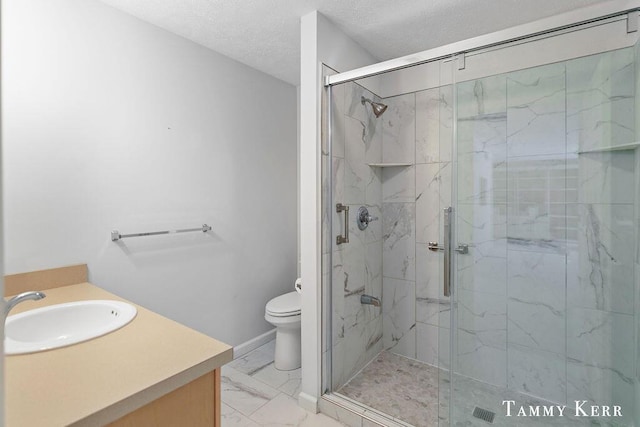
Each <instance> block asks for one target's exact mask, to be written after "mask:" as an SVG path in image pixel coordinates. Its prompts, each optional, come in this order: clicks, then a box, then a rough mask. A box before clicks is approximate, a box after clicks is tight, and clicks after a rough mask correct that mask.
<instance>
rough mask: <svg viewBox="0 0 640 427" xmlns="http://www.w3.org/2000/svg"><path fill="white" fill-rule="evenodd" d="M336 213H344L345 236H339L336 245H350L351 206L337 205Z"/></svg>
mask: <svg viewBox="0 0 640 427" xmlns="http://www.w3.org/2000/svg"><path fill="white" fill-rule="evenodd" d="M336 212H338V213H340V212H344V236H343V235H341V234H338V235H337V236H336V244H337V245H341V244H343V243H349V206H347V205H343V204H342V203H338V204H336Z"/></svg>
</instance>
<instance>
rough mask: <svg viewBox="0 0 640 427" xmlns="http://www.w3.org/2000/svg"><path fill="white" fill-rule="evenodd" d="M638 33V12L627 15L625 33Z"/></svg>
mask: <svg viewBox="0 0 640 427" xmlns="http://www.w3.org/2000/svg"><path fill="white" fill-rule="evenodd" d="M636 31H638V12H635V11H634V12H629V13H627V33H635V32H636Z"/></svg>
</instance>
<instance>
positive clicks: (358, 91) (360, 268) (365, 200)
mask: <svg viewBox="0 0 640 427" xmlns="http://www.w3.org/2000/svg"><path fill="white" fill-rule="evenodd" d="M362 96H365V97H366V98H369V99H373V100H377V101H379V100H380V99H379V98H378V97H377V96H375V95H374V94H373V93H371V92H369V91H368V90H366V89H365V88H363V87H362V86H360V85H358V84H355V83H348V84H345V85H340V86H336V87H334V88H333V89H332V107H333V116H332V129H331V131H332V141H333V147H332V151H333V152H332V159H331V161H332V166H333V168H332V169H333V183H334V185H333V191H334V194H333V201H332V203H330V204H329V206H330V212H329V211H327V212H325V215H324V220H323V222H324V227H323V230H325V233H324V235H323V238H324V240H325V241H324V245H323V248H324V249H323V250H324V253H323V260H324V262H323V266H324V267H325V269H324V274H325V280H326V279H328V277H327V275H328V274H332V275H333V276H332V284H333V285H332V286H333V288H332V310H333V312H332V313H331V317H332V329H333V330H332V332H331V333H332V339H331V342H332V345H333V363H332V381H333V388H334V390H337V389H339V388H340V387H341V386H342V385H343V384H344V383H345V382H346V381H348V380H349V379H351V378H352V377H353V376H354V375H355V374H356V373H357V372H358V371H359V370H360V369H362V368H363V367H364V366H365V365H366V364H367V363H368V362H369V361H371V360H372V359H373V357H374V356H375V355H377V354H378V353H379V352H380V351H381V350H382V310H381V309H380V308H378V307H374V306H371V305H362V304H361V303H360V296H361V295H363V294H367V295H372V296H374V297H377V298H380V299H381V300H382V221H381V220H378V221H373V222H372V223H370V225H369V227H368V228H367V229H366V230H364V231H361V230H359V228H358V226H357V223H356V215H357V210H358V208H359V207H360V206H366V207H367V209H368V210H369V213H370V214H371V215H372V216H374V217H378V218H380V217H382V212H381V208H382V184H381V172H380V170H379V169H378V168H375V167H370V166H369V165H368V163H380V161H381V160H382V123H381V121H380V120H377V119H376V118H375V116H374V115H373V113H372V112H371V108H370V106H369V105H366V106H363V105H362V104H361V102H360V99H361V97H362ZM328 154H329V153H328V150H326V148H325V149H324V151H323V156H322V158H323V162H324V165H325V167H326V165H327V161H328ZM323 176H325V177H326V176H327V175H326V174H324V175H323ZM323 184H324V185H323V188H324V190H325V191H326V190H327V189H328V183H327V182H325V183H323ZM327 197H328V194H326V193H325V200H327ZM336 203H342V204H345V205H348V206H349V235H350V237H349V243H348V244H341V245H335V241H334V240H335V236H336V235H338V234H344V231H345V230H344V229H343V227H344V219H343V214H342V213H340V214H338V213H336V210H335V205H336ZM330 215H331V216H332V217H333V218H332V220H333V224H334V230H333V236H329V235H328V233H326V230H328V221H329V218H330ZM330 239H331V240H330ZM332 246H333V254H332V255H333V265H332V268H331V272H329V270H328V268H326V266H328V265H329V256H328V254H329V253H328V251H329V250H331V247H332ZM325 283H328V281H325Z"/></svg>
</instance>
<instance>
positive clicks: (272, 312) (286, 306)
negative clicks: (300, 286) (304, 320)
mask: <svg viewBox="0 0 640 427" xmlns="http://www.w3.org/2000/svg"><path fill="white" fill-rule="evenodd" d="M300 305H301V304H300V294H299V293H297V292H295V291H293V292H289V293H287V294H284V295H280V296H279V297H275V298H273V299H272V300H271V301H269V302H268V303H267V306H266V308H265V312H266V314H268V315H269V316H273V317H291V316H299V315H300V311H301V310H300Z"/></svg>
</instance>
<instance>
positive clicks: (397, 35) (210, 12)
mask: <svg viewBox="0 0 640 427" xmlns="http://www.w3.org/2000/svg"><path fill="white" fill-rule="evenodd" d="M102 1H103V2H104V3H107V4H109V5H111V6H114V7H116V8H118V9H121V10H123V11H125V12H127V13H129V14H131V15H134V16H136V17H138V18H140V19H142V20H144V21H147V22H150V23H152V24H154V25H157V26H159V27H161V28H164V29H166V30H168V31H171V32H173V33H176V34H179V35H181V36H183V37H186V38H188V39H190V40H193V41H194V42H196V43H199V44H201V45H204V46H206V47H208V48H210V49H212V50H215V51H216V52H219V53H221V54H223V55H226V56H228V57H230V58H233V59H235V60H237V61H239V62H242V63H244V64H247V65H249V66H250V67H253V68H256V69H258V70H260V71H263V72H265V73H267V74H270V75H272V76H274V77H277V78H279V79H281V80H284V81H286V82H289V83H291V84H294V85H297V84H298V83H299V82H300V17H301V16H303V15H305V14H306V13H308V12H310V11H313V10H318V11H320V12H321V13H322V14H323V15H325V16H326V17H327V18H329V19H330V20H331V21H332V22H334V23H335V24H336V25H337V26H338V27H339V28H341V29H342V30H343V31H344V32H345V33H346V34H347V35H349V36H351V37H352V38H353V39H354V40H355V41H356V42H358V43H359V44H360V45H361V46H362V47H364V48H365V49H366V50H368V51H369V52H370V53H371V54H373V55H374V56H375V57H376V58H378V59H379V60H387V59H392V58H396V57H398V56H403V55H408V54H411V53H415V52H419V51H422V50H425V49H430V48H432V47H437V46H441V45H444V44H448V43H452V42H455V41H459V40H464V39H467V38H470V37H475V36H479V35H481V34H486V33H490V32H493V31H498V30H501V29H504V28H508V27H512V26H514V25H519V24H523V23H525V22H530V21H535V20H537V19H541V18H545V17H548V16H552V15H555V14H558V13H562V12H566V11H569V10H573V9H576V8H579V7H583V6H588V5H591V4H594V3H601V2H603V1H604V0H562V1H558V0H396V1H389V0H243V1H239V0H102Z"/></svg>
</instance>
